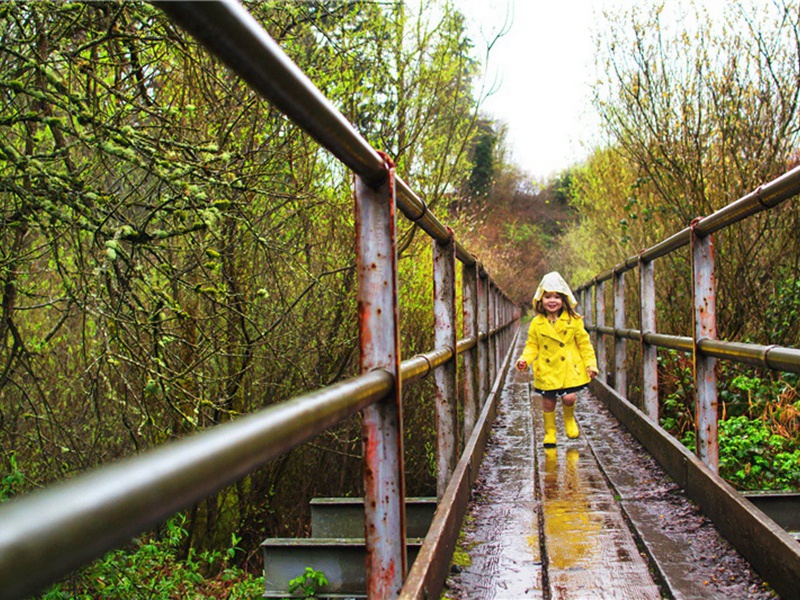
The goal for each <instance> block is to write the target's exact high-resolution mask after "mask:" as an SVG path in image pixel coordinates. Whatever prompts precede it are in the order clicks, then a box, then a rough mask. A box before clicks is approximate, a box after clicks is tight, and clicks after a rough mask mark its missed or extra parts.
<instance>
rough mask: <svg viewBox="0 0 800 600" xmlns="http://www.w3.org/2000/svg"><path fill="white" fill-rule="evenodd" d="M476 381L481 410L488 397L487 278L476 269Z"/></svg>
mask: <svg viewBox="0 0 800 600" xmlns="http://www.w3.org/2000/svg"><path fill="white" fill-rule="evenodd" d="M478 331H479V338H478V381H479V383H480V402H479V406H480V408H481V409H482V408H483V405H484V403H485V402H486V397H487V396H488V395H489V334H488V331H489V277H488V275H487V274H486V271H484V270H483V268H482V267H481V266H479V267H478Z"/></svg>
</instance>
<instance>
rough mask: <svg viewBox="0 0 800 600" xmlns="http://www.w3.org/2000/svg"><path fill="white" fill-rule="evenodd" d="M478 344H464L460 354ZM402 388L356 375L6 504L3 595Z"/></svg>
mask: <svg viewBox="0 0 800 600" xmlns="http://www.w3.org/2000/svg"><path fill="white" fill-rule="evenodd" d="M474 344H475V340H474V339H464V340H461V341H460V342H459V347H458V352H459V353H461V352H466V351H467V350H468V349H469V348H470V347H472V345H474ZM452 354H453V351H452V350H451V349H450V348H440V349H437V350H433V351H431V352H428V353H426V354H420V355H417V356H414V357H412V358H410V359H408V360H406V361H403V363H402V365H401V375H402V382H403V383H404V384H408V383H412V382H414V381H416V380H418V379H421V378H423V377H425V376H426V375H427V374H428V373H430V372H431V371H432V370H433V369H435V368H437V367H439V366H441V365H442V364H444V363H445V362H446V361H447V360H449V359H450V358H451V357H452ZM393 385H394V379H393V378H392V377H391V375H389V373H387V372H386V371H382V370H381V371H373V372H371V373H368V374H366V375H360V376H357V377H353V378H351V379H348V380H346V381H342V382H340V383H337V384H334V385H331V386H329V387H326V388H323V389H320V390H315V391H312V392H309V393H307V394H303V395H300V396H297V397H295V398H292V399H290V400H287V401H285V402H282V403H280V404H276V405H274V406H270V407H268V408H265V409H262V410H260V411H258V412H256V413H252V414H249V415H244V416H242V417H239V418H238V419H236V420H234V421H230V422H228V423H224V424H221V425H218V426H216V427H213V428H211V429H207V430H205V431H201V432H199V433H196V434H194V435H191V436H188V437H186V438H183V439H180V440H177V441H174V442H171V443H169V444H165V445H163V446H160V447H158V448H154V449H152V450H149V451H147V452H144V453H142V454H141V455H138V456H134V457H130V458H127V459H123V460H120V461H118V462H116V463H114V464H110V465H107V466H104V467H101V468H99V469H97V470H95V471H93V472H91V473H88V474H86V475H82V476H79V477H76V478H74V479H72V480H68V481H65V482H62V483H60V484H57V485H54V486H52V487H50V488H47V489H44V490H42V491H40V492H37V493H34V494H30V495H28V496H25V497H22V498H19V499H12V500H10V501H8V502H6V503H3V504H2V505H0V524H2V526H0V582H2V587H0V598H18V597H24V596H26V595H29V594H31V593H33V592H35V591H36V590H37V589H38V588H40V587H41V586H43V585H45V584H47V583H49V582H51V581H54V580H56V579H58V578H59V577H61V576H63V575H65V574H67V573H69V572H70V571H72V570H74V569H75V568H77V567H79V566H81V565H82V564H84V563H86V562H88V561H90V560H92V559H94V558H96V557H97V556H100V555H101V554H102V553H103V552H105V551H107V550H110V549H112V548H115V547H117V546H119V545H120V544H123V543H125V542H127V541H128V540H129V539H130V538H131V537H132V536H134V535H135V534H137V533H138V532H140V531H142V530H144V529H147V528H148V527H151V526H153V525H156V524H158V523H160V522H162V521H163V520H164V519H165V518H167V517H169V516H170V515H172V514H174V513H176V512H178V511H180V510H183V509H185V508H187V507H189V506H191V505H192V504H194V503H195V502H197V501H199V500H202V499H203V498H206V497H208V496H209V495H211V494H213V493H214V492H216V491H217V490H220V489H222V488H223V487H225V486H227V485H230V484H231V483H233V482H235V481H237V480H239V479H241V478H242V477H244V476H245V475H247V474H248V473H250V472H251V471H253V470H254V469H256V468H258V467H260V466H263V465H265V464H266V463H267V462H269V461H270V460H271V459H273V458H275V457H276V456H279V455H281V454H283V453H285V452H288V451H289V450H291V449H292V448H295V447H296V446H299V445H300V444H303V443H304V442H307V441H309V440H311V439H312V438H314V437H316V436H317V435H318V434H320V433H322V432H323V431H325V430H326V429H329V428H330V427H332V426H334V425H336V424H338V423H340V422H342V421H343V420H344V419H346V418H348V417H350V416H352V415H353V414H355V413H357V412H358V411H359V410H361V409H363V408H364V407H365V406H367V405H369V404H371V403H372V402H374V401H376V400H377V399H379V398H381V397H383V396H385V395H386V393H387V392H388V391H389V390H390V389H391V388H392V386H393ZM66 549H68V550H69V551H68V552H67V551H65V550H66Z"/></svg>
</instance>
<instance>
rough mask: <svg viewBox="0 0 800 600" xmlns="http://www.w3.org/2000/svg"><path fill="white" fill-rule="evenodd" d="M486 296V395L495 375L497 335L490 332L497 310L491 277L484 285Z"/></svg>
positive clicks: (492, 329)
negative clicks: (487, 364) (487, 360)
mask: <svg viewBox="0 0 800 600" xmlns="http://www.w3.org/2000/svg"><path fill="white" fill-rule="evenodd" d="M486 298H487V300H488V306H487V315H486V334H487V335H488V336H489V338H488V339H487V340H486V341H487V342H488V344H487V351H488V353H489V369H488V374H489V379H488V381H487V382H486V383H487V388H488V389H487V390H486V393H487V395H488V393H489V390H491V389H492V382H493V381H494V378H495V376H496V375H497V337H496V336H494V335H492V332H493V331H494V329H495V327H496V326H497V318H496V317H497V311H496V309H495V307H496V305H497V296H496V294H495V285H494V283H493V282H492V280H491V279H490V280H489V281H488V285H487V286H486Z"/></svg>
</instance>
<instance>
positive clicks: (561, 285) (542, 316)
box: [517, 271, 597, 447]
mask: <svg viewBox="0 0 800 600" xmlns="http://www.w3.org/2000/svg"><path fill="white" fill-rule="evenodd" d="M533 301H534V309H535V310H536V313H537V314H536V316H535V317H534V318H533V320H532V321H531V325H530V329H528V341H527V342H526V344H525V350H524V351H523V352H522V356H520V357H519V360H517V369H518V370H520V371H524V370H525V369H527V368H528V366H529V365H532V366H533V381H534V385H535V387H534V389H535V390H536V392H537V393H539V394H541V395H542V397H543V399H542V411H543V416H544V445H545V447H552V446H555V445H556V413H555V410H556V401H557V400H558V399H559V398H561V404H562V405H563V407H564V432H565V433H566V434H567V437H568V438H576V437H578V435H579V434H580V431H579V430H578V424H577V423H576V422H575V400H577V394H576V392H578V391H580V390H582V389H583V388H585V387H586V386H587V384H588V383H589V381H590V380H591V379H592V378H593V377H594V376H595V375H597V358H596V357H595V354H594V348H592V342H591V341H590V340H589V334H588V333H587V332H586V329H585V328H584V326H583V318H582V317H581V316H579V315H578V314H577V313H576V312H575V306H577V304H578V302H577V301H576V300H575V296H573V295H572V290H570V289H569V286H568V285H567V282H566V281H564V279H563V278H562V277H561V275H559V274H558V273H556V272H555V271H553V272H552V273H548V274H547V275H545V276H544V277H543V278H542V281H541V283H540V284H539V287H537V288H536V293H535V294H534V295H533Z"/></svg>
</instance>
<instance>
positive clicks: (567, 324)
mask: <svg viewBox="0 0 800 600" xmlns="http://www.w3.org/2000/svg"><path fill="white" fill-rule="evenodd" d="M536 318H537V319H539V320H540V324H541V325H543V327H541V332H542V335H545V336H547V337H551V338H554V339H560V335H562V334H563V333H564V332H565V331H566V330H567V329H570V328H571V327H572V319H570V316H569V313H567V311H563V312H562V313H561V315H559V317H558V320H557V321H556V322H555V324H554V325H552V326H551V325H550V322H549V321H548V320H547V317H546V316H544V315H542V314H538V315H536Z"/></svg>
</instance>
